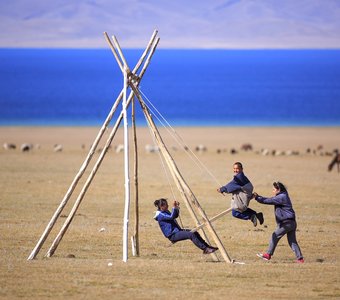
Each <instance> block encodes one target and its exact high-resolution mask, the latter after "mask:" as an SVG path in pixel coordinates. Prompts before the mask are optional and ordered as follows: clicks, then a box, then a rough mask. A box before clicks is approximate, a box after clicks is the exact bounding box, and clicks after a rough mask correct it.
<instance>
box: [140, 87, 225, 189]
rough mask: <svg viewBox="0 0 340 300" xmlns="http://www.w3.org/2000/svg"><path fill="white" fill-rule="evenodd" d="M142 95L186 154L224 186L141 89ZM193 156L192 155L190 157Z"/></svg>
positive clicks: (218, 183) (219, 184)
mask: <svg viewBox="0 0 340 300" xmlns="http://www.w3.org/2000/svg"><path fill="white" fill-rule="evenodd" d="M139 90H140V92H141V94H142V95H143V96H144V98H145V99H146V100H147V101H148V102H149V103H150V105H151V106H152V108H153V109H154V110H155V111H156V112H157V113H154V111H153V110H152V108H150V106H149V105H147V104H146V103H145V105H146V106H147V107H148V109H149V110H150V111H151V112H153V114H154V115H155V117H156V119H157V120H158V121H159V122H160V124H161V125H162V126H163V127H164V128H165V129H166V130H167V131H168V133H169V134H170V135H171V136H172V137H173V138H174V140H175V141H176V142H177V143H178V144H179V145H180V146H181V147H182V148H183V149H184V150H186V151H185V153H187V155H188V156H189V157H190V159H191V160H192V161H193V162H194V163H195V164H196V166H197V167H198V168H199V169H200V170H201V171H203V169H204V170H205V171H206V172H207V173H208V174H209V175H210V177H211V178H212V179H213V180H214V181H215V182H216V183H217V185H218V186H222V184H221V183H220V182H219V181H218V180H217V178H216V177H215V176H214V175H213V174H212V172H211V171H210V170H209V169H208V168H207V167H206V166H205V165H204V164H203V162H202V161H201V160H200V159H199V158H198V157H197V155H196V154H195V153H194V152H193V151H192V150H191V149H190V148H189V147H187V146H186V145H185V143H184V141H183V139H182V137H181V136H180V135H179V134H178V133H177V131H176V130H175V129H174V128H173V127H172V126H171V125H170V123H169V122H168V121H167V120H166V119H165V117H164V116H163V115H162V114H161V113H160V112H159V110H158V109H157V108H156V107H155V105H154V104H153V103H152V102H151V101H150V99H149V98H148V97H147V96H146V95H145V94H144V93H143V91H142V90H141V89H139ZM157 114H158V115H160V117H161V119H162V120H164V122H165V123H166V124H167V125H168V127H169V128H171V130H172V132H171V131H170V130H169V129H168V128H167V127H166V126H165V125H164V123H163V121H162V120H161V119H160V118H159V117H158V115H157ZM190 154H191V155H190Z"/></svg>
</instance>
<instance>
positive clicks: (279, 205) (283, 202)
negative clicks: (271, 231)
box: [255, 192, 295, 224]
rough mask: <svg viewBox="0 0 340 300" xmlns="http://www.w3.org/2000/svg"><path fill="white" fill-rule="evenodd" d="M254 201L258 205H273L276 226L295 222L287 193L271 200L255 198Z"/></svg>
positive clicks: (282, 193) (260, 197)
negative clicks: (289, 221) (290, 221)
mask: <svg viewBox="0 0 340 300" xmlns="http://www.w3.org/2000/svg"><path fill="white" fill-rule="evenodd" d="M255 200H256V201H257V202H259V203H263V204H269V205H274V211H275V219H276V223H277V224H281V223H284V222H285V221H287V220H295V211H294V209H293V205H292V202H291V201H290V198H289V195H288V193H285V192H281V193H279V194H277V195H276V196H275V197H271V198H265V197H262V196H257V197H256V198H255Z"/></svg>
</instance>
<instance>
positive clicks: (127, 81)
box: [27, 30, 234, 263]
mask: <svg viewBox="0 0 340 300" xmlns="http://www.w3.org/2000/svg"><path fill="white" fill-rule="evenodd" d="M104 35H105V38H106V40H107V42H108V44H109V46H110V48H111V50H112V53H113V54H114V57H115V59H116V60H117V63H118V65H119V68H120V69H121V71H122V72H123V75H124V77H125V78H124V88H123V89H122V91H121V93H120V94H119V96H118V98H117V99H116V101H115V103H114V105H113V106H112V109H111V111H110V113H109V114H108V116H107V118H106V120H105V121H104V123H103V125H102V127H101V129H100V131H99V133H98V135H97V137H96V139H95V141H94V143H93V145H92V146H91V148H90V151H89V153H88V156H87V157H86V159H85V161H84V163H83V165H82V166H81V168H80V170H79V172H78V173H77V175H76V176H75V178H74V180H73V182H72V183H71V186H70V187H69V189H68V191H67V192H66V194H65V196H64V198H63V200H62V201H61V203H60V205H59V207H58V208H57V210H56V212H55V213H54V215H53V216H52V218H51V220H50V222H49V223H48V225H47V227H46V229H45V231H44V232H43V234H42V236H41V238H40V239H39V241H38V243H37V245H36V246H35V248H34V249H33V250H32V252H31V254H30V256H29V257H28V258H27V259H28V260H31V259H34V258H35V257H36V256H37V254H38V253H39V251H40V249H41V247H42V246H43V243H44V242H45V240H46V238H47V236H48V234H49V233H50V232H51V230H52V228H53V226H54V225H55V223H56V221H57V218H58V217H59V216H60V214H61V212H62V210H63V208H64V207H65V205H66V204H67V201H68V200H69V199H70V197H71V195H72V193H73V191H74V189H75V187H76V185H77V184H78V182H79V180H80V178H81V177H82V175H83V174H84V172H85V170H86V168H87V166H88V165H89V162H90V160H91V159H92V157H93V154H94V153H95V150H96V148H97V146H98V143H99V141H100V139H101V138H102V136H103V134H104V132H105V130H106V129H107V127H108V124H109V123H110V121H111V119H112V117H113V114H114V112H115V111H116V109H117V107H118V105H119V103H120V101H121V100H122V98H124V99H123V109H122V111H121V113H120V114H119V116H118V118H117V121H116V123H115V125H114V127H113V128H112V131H111V133H110V136H109V138H108V139H107V141H106V144H105V146H104V148H103V150H102V151H101V153H100V156H99V158H98V160H97V162H96V163H95V165H94V167H93V169H92V171H91V173H90V175H89V176H88V178H87V180H86V182H85V184H84V186H83V188H82V190H81V192H80V194H79V196H78V198H77V199H76V201H75V203H74V206H73V208H72V210H71V212H70V214H69V215H68V217H67V219H66V220H65V222H64V224H63V226H62V228H61V229H60V231H59V233H58V234H57V236H56V238H55V239H54V241H53V243H52V245H51V246H50V248H49V250H48V251H47V253H46V256H47V257H51V256H52V255H53V254H54V252H55V251H56V249H57V247H58V245H59V243H60V241H61V239H62V237H63V236H64V234H65V233H66V231H67V229H68V227H69V225H70V224H71V222H72V220H73V218H74V216H75V214H76V211H77V209H78V208H79V206H80V203H81V201H82V200H83V198H84V196H85V193H86V191H87V189H88V188H89V186H90V184H91V182H92V180H93V178H94V176H95V175H96V172H97V171H98V169H99V167H100V165H101V163H102V161H103V159H104V156H105V154H106V153H107V150H108V149H109V147H110V145H111V143H112V140H113V138H114V136H115V134H116V132H117V129H118V127H119V125H120V123H121V121H122V119H123V117H124V114H126V108H127V107H128V106H129V105H130V104H131V102H132V103H133V104H132V108H133V109H132V111H133V113H132V119H133V128H134V130H133V132H134V154H135V155H134V157H135V165H134V172H135V174H134V178H135V180H134V183H135V196H136V199H135V200H136V201H135V214H136V218H135V219H136V225H135V232H134V236H133V238H132V240H133V241H134V243H133V244H134V246H135V248H134V249H135V251H136V254H137V255H139V241H138V220H139V216H138V155H137V146H136V144H137V138H136V126H135V119H134V118H135V114H134V110H135V106H134V101H132V100H133V98H134V96H135V97H136V98H137V99H138V101H139V103H140V106H141V108H142V110H143V113H144V115H145V118H146V120H147V123H148V126H149V127H150V129H151V131H152V134H153V135H154V140H155V142H156V143H157V146H158V148H159V151H160V153H161V155H162V156H163V158H164V161H165V163H166V165H167V167H168V168H169V171H170V173H171V175H172V177H173V180H174V182H175V184H176V186H177V188H178V190H179V191H180V194H181V197H182V199H183V200H184V203H185V204H186V207H187V209H188V210H189V213H190V215H191V217H192V218H193V220H194V221H195V224H196V227H195V228H194V229H193V231H197V230H201V232H202V236H203V238H204V239H205V240H206V241H207V242H208V243H209V239H208V237H207V235H206V234H205V232H204V229H203V226H206V228H207V229H208V231H209V233H210V235H211V237H212V238H213V240H214V242H215V244H216V245H217V247H218V248H219V250H220V253H221V255H222V257H223V259H224V261H225V262H228V263H232V262H234V261H233V260H232V259H231V258H230V257H229V255H228V253H227V251H226V249H225V248H224V245H223V244H222V242H221V240H220V238H219V237H218V235H217V233H216V231H215V229H214V228H213V226H212V224H211V223H212V221H214V220H216V219H217V218H219V217H221V216H222V215H224V214H226V213H227V212H229V211H230V210H227V211H225V212H222V213H220V214H219V215H217V216H215V217H213V218H212V219H210V220H209V218H208V217H207V215H206V213H205V211H204V210H203V208H202V207H201V205H200V203H199V202H198V200H197V198H196V197H195V195H194V193H193V192H192V190H191V189H190V187H189V186H188V184H187V183H186V182H185V180H184V178H183V176H182V174H181V173H180V171H179V169H178V167H177V165H176V163H175V161H174V159H173V157H172V156H171V154H170V152H169V151H168V148H167V147H166V145H165V143H164V142H163V140H162V137H161V135H160V133H159V131H158V128H157V126H156V125H155V123H154V121H153V119H152V117H151V114H150V112H149V109H148V108H147V106H146V104H145V103H144V100H143V98H142V96H141V93H140V91H139V84H140V81H141V79H142V78H143V76H144V73H145V71H146V68H147V67H148V65H149V64H150V60H151V58H152V56H153V54H154V52H155V49H156V47H157V45H158V42H159V38H158V37H157V31H156V30H155V31H154V33H153V35H152V37H151V39H150V41H149V44H148V46H147V48H146V49H145V51H144V53H143V54H142V56H141V58H140V59H139V61H138V63H137V64H136V66H135V68H134V69H133V70H132V71H131V70H130V69H129V67H128V65H127V62H126V60H125V58H124V55H123V53H122V50H121V48H120V46H119V43H118V40H117V39H116V37H115V36H113V37H112V41H111V39H110V38H109V36H108V35H107V33H106V32H105V33H104ZM143 62H144V64H143ZM142 64H143V67H142V69H141V71H140V73H139V74H138V73H137V72H138V70H139V69H140V67H141V66H142ZM128 87H129V88H130V89H131V91H130V94H129V96H128V97H126V93H127V88H128ZM124 101H125V106H124ZM127 172H128V171H127ZM128 188H129V187H128ZM128 206H129V204H128V205H127V204H126V208H127V210H126V212H127V214H128V211H129V210H128V209H129V207H128ZM197 215H199V216H200V218H201V219H203V222H201V221H200V220H199V218H198V216H197ZM124 217H126V216H124ZM124 225H125V224H124ZM126 225H128V224H126ZM124 234H126V235H127V230H125V233H124ZM123 244H124V243H123ZM211 255H212V257H213V259H214V260H216V261H218V260H219V259H218V257H217V255H216V253H212V254H211ZM123 261H127V248H126V247H125V249H124V247H123Z"/></svg>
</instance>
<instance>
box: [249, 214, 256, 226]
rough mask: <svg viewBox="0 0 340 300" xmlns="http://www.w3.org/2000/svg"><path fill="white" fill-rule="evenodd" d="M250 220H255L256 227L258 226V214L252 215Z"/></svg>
mask: <svg viewBox="0 0 340 300" xmlns="http://www.w3.org/2000/svg"><path fill="white" fill-rule="evenodd" d="M250 220H251V221H252V222H253V224H254V227H256V226H257V218H256V214H254V215H252V216H251V217H250Z"/></svg>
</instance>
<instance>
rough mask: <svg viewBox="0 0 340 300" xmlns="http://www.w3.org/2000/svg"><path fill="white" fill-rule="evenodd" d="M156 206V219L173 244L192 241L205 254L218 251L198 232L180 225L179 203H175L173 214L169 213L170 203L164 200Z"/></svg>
mask: <svg viewBox="0 0 340 300" xmlns="http://www.w3.org/2000/svg"><path fill="white" fill-rule="evenodd" d="M154 205H155V206H156V207H157V209H158V210H157V212H156V215H155V216H154V219H155V220H156V221H158V224H159V227H160V228H161V230H162V232H163V234H164V236H165V237H166V238H168V239H169V240H170V241H171V242H172V243H176V242H178V241H183V240H189V239H190V240H191V241H192V242H193V243H194V244H195V245H196V246H197V247H198V248H200V249H201V250H203V254H211V253H213V252H215V251H216V250H218V248H216V247H212V246H210V245H208V244H207V243H206V241H205V240H204V239H203V238H202V237H201V236H200V234H199V233H198V232H197V231H195V232H191V231H190V230H186V229H182V228H181V227H180V226H179V225H178V223H177V221H176V218H177V217H178V216H179V202H177V201H174V203H173V208H172V211H171V212H170V211H169V205H168V201H167V200H166V199H164V198H161V199H158V200H155V202H154Z"/></svg>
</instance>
